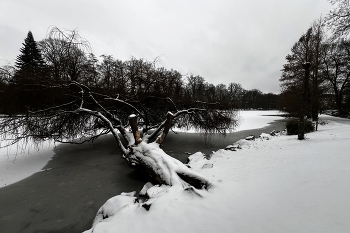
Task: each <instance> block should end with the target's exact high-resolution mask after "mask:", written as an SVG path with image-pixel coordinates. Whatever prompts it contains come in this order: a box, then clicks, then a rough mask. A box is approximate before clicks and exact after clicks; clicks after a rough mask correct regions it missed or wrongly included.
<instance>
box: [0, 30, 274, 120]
mask: <svg viewBox="0 0 350 233" xmlns="http://www.w3.org/2000/svg"><path fill="white" fill-rule="evenodd" d="M62 35H69V36H65V37H64V36H62ZM72 81H76V82H79V83H81V84H83V85H85V86H87V87H89V88H91V89H93V90H95V91H98V92H99V93H105V94H106V95H113V94H115V95H116V94H118V95H121V96H134V97H137V98H138V99H143V98H145V96H147V98H149V97H150V96H153V97H154V98H158V99H159V98H163V99H165V98H171V99H172V100H174V101H176V102H177V104H179V103H180V104H190V103H191V101H190V100H196V101H203V102H208V103H220V105H218V106H219V108H221V109H231V108H236V109H277V107H278V101H279V100H278V98H279V96H278V95H276V94H272V93H269V94H264V93H262V92H261V91H260V90H257V89H253V90H245V89H243V88H242V86H241V85H240V84H238V83H230V84H229V85H228V86H226V85H224V84H218V85H213V84H211V83H208V82H206V81H205V79H204V78H203V77H201V76H198V75H192V74H191V75H185V76H184V75H182V74H181V73H180V72H178V71H176V70H173V69H170V70H168V69H165V68H163V67H158V66H157V60H155V61H147V60H145V59H136V58H131V59H129V60H127V61H121V60H118V59H115V58H114V57H113V56H112V55H102V56H100V59H99V58H97V57H96V56H95V55H94V54H93V53H91V52H90V49H89V44H88V42H87V41H85V40H84V39H83V38H81V37H80V36H79V34H78V33H77V32H76V31H71V32H69V33H68V34H67V33H65V34H63V33H61V31H60V29H58V28H53V29H52V31H51V33H50V35H49V37H48V38H46V39H43V40H41V41H39V42H36V41H35V40H34V37H33V34H32V33H31V32H29V33H28V35H27V38H26V39H25V41H24V43H23V47H22V48H21V49H20V55H19V56H18V57H17V59H16V63H15V65H14V66H11V65H7V66H3V67H1V68H0V101H1V105H0V112H1V113H8V114H19V113H25V112H27V111H32V110H37V109H43V108H45V107H48V106H52V103H55V104H59V103H60V102H62V103H64V102H65V100H66V99H65V95H68V93H64V92H62V90H60V89H57V88H50V87H57V86H58V85H61V84H64V83H67V82H72ZM149 101H152V99H151V98H149Z"/></svg>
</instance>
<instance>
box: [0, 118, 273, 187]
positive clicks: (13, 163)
mask: <svg viewBox="0 0 350 233" xmlns="http://www.w3.org/2000/svg"><path fill="white" fill-rule="evenodd" d="M275 114H278V111H241V112H240V113H239V116H240V121H241V125H240V126H239V128H238V129H237V131H241V130H245V129H254V128H262V127H264V126H266V125H267V124H268V123H269V122H272V121H274V120H276V119H280V117H278V116H264V115H275ZM193 132H194V131H193ZM1 145H4V142H2V144H0V146H1ZM39 148H40V150H37V148H35V147H34V146H30V143H29V144H28V145H27V146H26V147H25V148H22V146H21V145H18V144H15V145H13V146H10V147H7V148H0V188H1V187H4V186H6V185H10V184H12V183H15V182H17V181H20V180H22V179H25V178H26V177H29V176H30V175H32V174H34V173H36V172H38V171H40V170H41V169H42V168H43V167H44V166H45V165H46V164H47V162H48V161H49V160H50V159H51V158H52V156H53V155H54V152H53V148H54V144H53V143H52V142H51V143H44V144H43V145H40V146H39Z"/></svg>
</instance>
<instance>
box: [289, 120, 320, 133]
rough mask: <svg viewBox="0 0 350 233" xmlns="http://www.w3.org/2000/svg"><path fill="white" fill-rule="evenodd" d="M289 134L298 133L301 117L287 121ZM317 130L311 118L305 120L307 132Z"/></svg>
mask: <svg viewBox="0 0 350 233" xmlns="http://www.w3.org/2000/svg"><path fill="white" fill-rule="evenodd" d="M286 128H287V134H288V135H297V134H298V131H299V129H298V128H299V119H291V120H289V121H287V123H286ZM313 131H315V126H314V124H313V123H312V121H310V120H305V133H310V132H313Z"/></svg>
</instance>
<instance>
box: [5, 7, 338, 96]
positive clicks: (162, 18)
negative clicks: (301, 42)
mask: <svg viewBox="0 0 350 233" xmlns="http://www.w3.org/2000/svg"><path fill="white" fill-rule="evenodd" d="M331 8H332V6H331V4H330V3H329V2H328V1H327V0H239V1H238V0H215V1H214V0H212V1H207V0H202V1H200V0H187V1H186V0H176V1H175V0H123V1H121V0H100V1H96V0H95V1H92V0H55V1H53V0H30V1H29V0H1V6H0V65H1V66H2V65H5V64H6V63H7V62H11V63H12V64H14V61H15V59H16V56H17V55H18V54H19V49H20V48H21V47H22V43H23V41H24V39H25V37H26V35H27V33H28V31H29V30H31V31H32V33H33V35H34V39H35V40H37V41H39V40H41V39H44V38H45V37H46V35H47V32H48V28H49V27H50V26H52V25H54V26H57V27H58V28H63V29H78V30H79V34H80V35H81V36H82V37H84V38H85V39H87V40H88V41H89V42H90V44H91V46H92V49H93V53H94V54H95V55H96V56H100V55H102V54H107V55H113V57H114V58H117V59H121V60H127V59H129V58H130V57H131V56H134V57H136V58H145V59H147V60H153V59H155V58H156V57H158V56H161V59H160V63H159V66H164V67H166V68H168V69H170V68H173V69H176V70H178V71H180V72H181V73H182V74H189V73H192V74H195V75H200V76H202V77H204V78H205V80H206V81H207V82H209V83H213V84H219V83H223V84H226V85H228V84H229V83H230V82H236V83H240V84H242V86H243V88H245V89H253V88H257V89H260V90H261V91H263V92H265V93H267V92H273V93H279V90H280V88H279V81H278V79H279V77H280V74H281V72H280V70H281V69H282V65H283V64H284V63H285V56H286V55H287V54H288V53H289V52H290V49H291V47H292V45H293V44H294V43H295V42H296V41H297V40H298V39H299V37H300V36H301V34H302V33H304V32H305V31H306V30H307V28H308V27H309V26H310V25H311V23H312V22H313V21H314V20H316V19H318V18H319V17H320V16H321V15H323V16H325V15H326V14H327V13H328V12H329V11H330V10H331Z"/></svg>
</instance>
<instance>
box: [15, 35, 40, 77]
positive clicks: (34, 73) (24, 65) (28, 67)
mask: <svg viewBox="0 0 350 233" xmlns="http://www.w3.org/2000/svg"><path fill="white" fill-rule="evenodd" d="M23 46H24V47H22V48H21V49H20V52H21V54H20V55H18V56H17V59H16V68H17V73H16V80H15V81H16V82H19V81H24V82H25V81H26V80H27V81H28V80H31V83H32V82H33V81H34V82H35V81H39V80H40V78H41V77H42V76H43V70H44V61H43V58H42V55H41V53H40V50H39V48H38V45H37V43H36V41H35V40H34V37H33V34H32V32H31V31H29V32H28V34H27V37H26V39H25V40H24V43H23ZM25 83H26V82H25Z"/></svg>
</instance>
